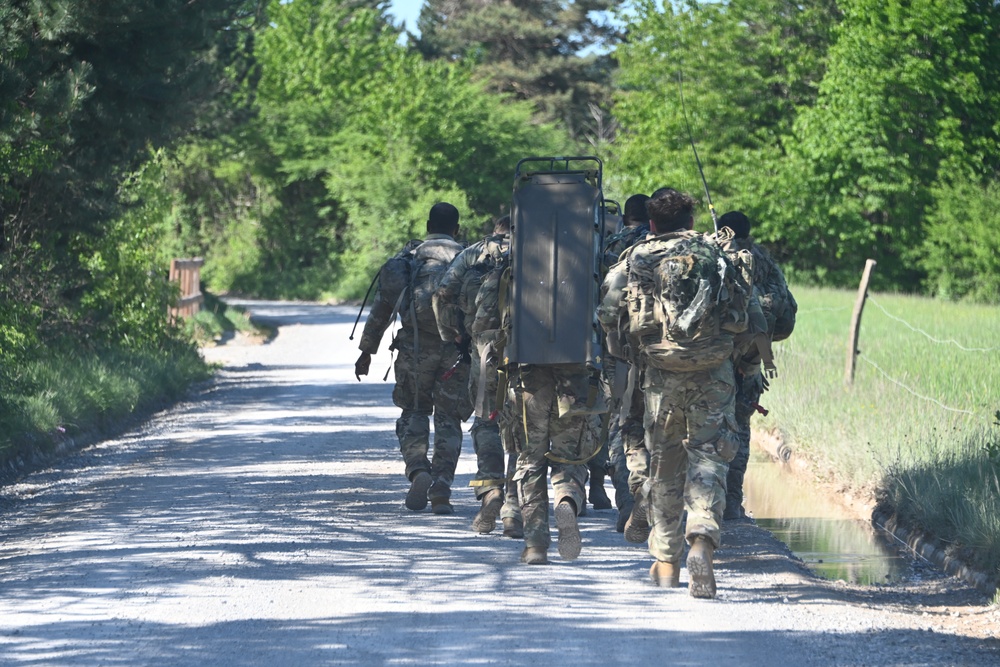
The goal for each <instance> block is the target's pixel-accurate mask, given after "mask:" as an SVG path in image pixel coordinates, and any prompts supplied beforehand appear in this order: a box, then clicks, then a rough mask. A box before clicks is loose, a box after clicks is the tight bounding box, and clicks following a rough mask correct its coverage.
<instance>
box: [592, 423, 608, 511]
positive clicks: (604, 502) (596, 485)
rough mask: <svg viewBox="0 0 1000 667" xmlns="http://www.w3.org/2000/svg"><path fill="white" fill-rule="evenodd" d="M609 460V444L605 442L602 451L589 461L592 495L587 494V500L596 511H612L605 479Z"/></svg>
mask: <svg viewBox="0 0 1000 667" xmlns="http://www.w3.org/2000/svg"><path fill="white" fill-rule="evenodd" d="M608 458H609V455H608V442H607V440H605V441H604V443H603V444H602V445H601V449H600V451H598V452H597V454H596V455H595V456H594V457H593V458H591V459H590V460H589V461H587V471H588V473H589V475H590V493H589V494H587V499H588V500H589V501H590V504H591V505H593V506H594V509H595V510H609V509H611V499H610V498H608V493H607V491H605V489H604V478H605V477H606V476H607V474H608Z"/></svg>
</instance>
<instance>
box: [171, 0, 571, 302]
mask: <svg viewBox="0 0 1000 667" xmlns="http://www.w3.org/2000/svg"><path fill="white" fill-rule="evenodd" d="M362 5H364V3H362ZM397 40H398V32H397V31H396V30H395V29H394V28H393V27H392V26H391V25H389V24H388V22H387V20H386V18H385V16H384V14H383V13H382V12H381V11H379V10H377V9H372V8H370V7H368V6H359V3H351V2H344V1H341V0H296V2H293V3H279V2H274V3H272V4H271V5H270V7H269V26H268V28H266V29H264V30H262V31H261V32H260V34H259V35H258V38H257V40H256V46H257V50H256V57H257V62H258V63H259V65H260V77H259V83H258V85H257V88H256V92H255V100H256V105H257V109H258V111H259V113H258V115H257V116H256V118H255V119H254V120H253V121H251V122H250V123H249V124H248V125H247V126H246V127H244V128H240V129H239V130H238V131H235V132H233V133H231V134H230V135H229V136H227V137H224V138H221V139H220V140H218V141H214V142H211V143H209V142H198V143H195V144H193V145H191V146H188V147H185V148H184V149H183V150H182V151H179V152H178V154H177V163H176V165H177V166H176V168H174V169H172V171H171V176H170V187H171V189H172V190H173V192H174V193H175V194H176V202H177V204H176V205H175V208H174V211H173V216H172V218H171V220H170V221H169V225H170V228H171V230H172V231H171V234H172V237H173V238H174V239H175V241H174V244H175V246H180V247H181V248H184V249H186V251H187V252H198V253H199V254H200V253H204V255H205V257H206V258H207V265H206V271H205V275H206V279H207V280H208V281H209V283H210V285H211V287H212V288H213V289H216V290H220V291H226V290H237V291H242V292H249V293H254V294H257V295H261V296H285V297H288V296H293V297H299V298H320V297H323V296H326V295H330V294H332V295H335V296H339V297H348V296H358V295H360V294H361V293H363V291H364V289H365V288H366V287H367V285H368V283H369V281H370V277H371V275H372V273H373V272H374V271H375V269H376V268H377V267H378V266H379V264H381V262H383V261H384V260H385V259H386V257H388V256H389V255H391V254H392V253H394V252H396V250H398V248H399V246H401V245H402V243H403V242H404V241H405V240H407V239H409V238H412V237H414V236H421V235H422V234H423V233H424V228H423V223H424V221H425V220H426V215H427V211H428V210H429V208H430V207H431V205H432V204H434V203H436V202H437V201H442V200H446V201H450V202H452V203H454V204H455V205H456V206H458V207H459V209H460V210H461V211H462V212H463V215H464V220H463V222H464V223H465V227H466V228H472V229H473V230H474V231H473V234H475V235H478V234H479V233H481V232H482V231H483V230H484V228H485V227H486V226H487V224H488V222H489V220H488V219H489V217H490V216H492V215H497V214H499V213H501V212H502V211H503V208H504V206H505V204H506V202H507V200H508V199H509V192H510V178H511V175H512V172H513V167H514V165H515V164H516V161H517V159H518V158H520V157H523V156H524V155H526V154H536V153H539V152H550V151H558V150H559V149H561V148H563V147H564V146H563V142H561V141H560V138H561V136H562V135H561V134H560V133H559V132H558V131H557V130H555V129H553V128H551V127H547V126H540V125H537V124H535V123H533V122H531V108H530V105H527V104H524V103H511V101H510V100H509V99H507V98H505V97H502V96H498V95H495V94H491V93H489V92H487V91H485V90H483V88H482V86H481V85H480V84H477V83H475V82H474V81H473V80H472V77H471V74H470V72H469V71H468V69H467V68H465V67H463V66H461V65H456V64H452V63H447V62H443V61H441V62H425V61H423V60H422V59H421V58H420V57H419V56H418V55H417V54H415V53H410V52H408V51H407V50H406V49H405V48H404V47H401V46H400V45H399V44H398V43H397ZM470 220H471V224H470ZM481 228H482V229H481Z"/></svg>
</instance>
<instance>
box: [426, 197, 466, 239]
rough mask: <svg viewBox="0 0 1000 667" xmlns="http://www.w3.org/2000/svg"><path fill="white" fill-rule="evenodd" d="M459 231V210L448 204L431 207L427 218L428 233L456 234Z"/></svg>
mask: <svg viewBox="0 0 1000 667" xmlns="http://www.w3.org/2000/svg"><path fill="white" fill-rule="evenodd" d="M457 229H458V209H457V208H455V207H454V206H452V205H451V204H449V203H448V202H439V203H437V204H434V206H431V212H430V214H429V215H428V216H427V231H428V233H430V234H454V233H455V231H456V230H457Z"/></svg>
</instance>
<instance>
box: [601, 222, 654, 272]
mask: <svg viewBox="0 0 1000 667" xmlns="http://www.w3.org/2000/svg"><path fill="white" fill-rule="evenodd" d="M648 235H649V225H648V224H642V225H636V226H634V227H626V228H625V229H623V230H621V231H620V232H618V233H617V234H612V235H611V236H609V237H608V238H607V239H606V240H605V242H604V268H605V269H610V268H611V267H612V266H614V265H615V264H617V263H618V260H619V259H621V255H622V253H623V252H625V251H626V250H628V249H629V248H631V247H632V246H634V245H635V244H636V243H638V242H639V241H641V240H642V239H644V238H646V236H648Z"/></svg>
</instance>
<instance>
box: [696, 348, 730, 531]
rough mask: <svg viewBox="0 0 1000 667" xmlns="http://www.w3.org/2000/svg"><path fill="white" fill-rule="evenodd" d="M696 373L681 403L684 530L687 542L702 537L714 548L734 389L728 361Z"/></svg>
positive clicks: (721, 506) (723, 492) (719, 515)
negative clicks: (684, 457)
mask: <svg viewBox="0 0 1000 667" xmlns="http://www.w3.org/2000/svg"><path fill="white" fill-rule="evenodd" d="M699 375H700V378H699V380H698V382H697V383H696V386H697V389H696V390H694V391H691V392H690V393H689V394H688V395H689V401H688V403H687V405H686V406H685V412H686V415H687V433H686V439H685V447H686V448H687V452H688V466H687V480H686V484H685V492H684V504H685V507H686V509H687V528H686V531H685V534H686V537H687V540H688V542H689V543H692V544H693V543H694V540H695V539H696V538H697V537H699V536H703V537H706V538H708V540H709V541H711V543H712V545H713V546H714V547H715V548H718V547H719V544H720V530H719V524H720V522H721V520H722V512H723V508H724V507H725V502H726V500H725V486H724V484H725V479H726V472H727V470H728V463H729V461H731V460H732V458H733V456H734V455H735V453H736V449H737V447H738V446H739V445H738V442H737V439H736V437H735V427H736V420H735V417H734V414H733V404H734V398H735V394H736V388H735V386H734V380H733V376H732V366H731V365H730V364H729V362H726V364H724V365H723V367H722V368H720V369H716V370H713V371H711V372H710V373H703V374H699Z"/></svg>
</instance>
